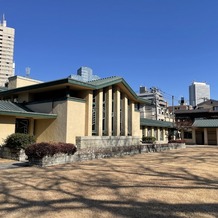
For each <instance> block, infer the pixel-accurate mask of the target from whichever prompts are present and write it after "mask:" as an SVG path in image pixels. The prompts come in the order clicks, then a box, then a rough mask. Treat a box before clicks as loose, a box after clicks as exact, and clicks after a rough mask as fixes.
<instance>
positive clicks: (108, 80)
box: [87, 76, 122, 88]
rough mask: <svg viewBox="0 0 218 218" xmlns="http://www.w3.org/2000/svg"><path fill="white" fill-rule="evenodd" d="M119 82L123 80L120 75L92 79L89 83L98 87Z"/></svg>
mask: <svg viewBox="0 0 218 218" xmlns="http://www.w3.org/2000/svg"><path fill="white" fill-rule="evenodd" d="M117 82H122V78H121V77H118V76H112V77H107V78H103V79H97V80H92V81H89V82H87V83H89V84H92V85H94V86H96V88H103V87H106V86H108V85H112V84H114V83H117Z"/></svg>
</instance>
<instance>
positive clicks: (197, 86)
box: [189, 82, 210, 107]
mask: <svg viewBox="0 0 218 218" xmlns="http://www.w3.org/2000/svg"><path fill="white" fill-rule="evenodd" d="M208 99H210V85H208V84H206V83H203V82H193V83H192V84H191V85H190V86H189V103H190V105H192V106H193V107H196V106H197V105H198V104H200V103H201V102H204V101H206V100H208Z"/></svg>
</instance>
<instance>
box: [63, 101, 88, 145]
mask: <svg viewBox="0 0 218 218" xmlns="http://www.w3.org/2000/svg"><path fill="white" fill-rule="evenodd" d="M85 111H86V104H85V102H76V101H67V126H66V142H68V143H76V136H85V128H86V121H85Z"/></svg>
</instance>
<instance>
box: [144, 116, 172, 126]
mask: <svg viewBox="0 0 218 218" xmlns="http://www.w3.org/2000/svg"><path fill="white" fill-rule="evenodd" d="M140 125H141V126H153V127H166V128H173V127H174V125H173V123H172V122H167V121H161V120H151V119H146V118H141V119H140Z"/></svg>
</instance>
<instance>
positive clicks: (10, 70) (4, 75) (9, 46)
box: [0, 15, 15, 86]
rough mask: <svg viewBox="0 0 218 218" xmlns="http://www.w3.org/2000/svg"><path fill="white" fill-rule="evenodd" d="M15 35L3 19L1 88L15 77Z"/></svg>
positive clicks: (0, 28)
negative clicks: (9, 79) (10, 78)
mask: <svg viewBox="0 0 218 218" xmlns="http://www.w3.org/2000/svg"><path fill="white" fill-rule="evenodd" d="M14 34H15V30H14V29H13V28H10V27H7V22H6V20H5V18H4V15H3V17H2V21H0V86H5V84H6V83H7V82H8V78H9V77H11V76H14Z"/></svg>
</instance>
